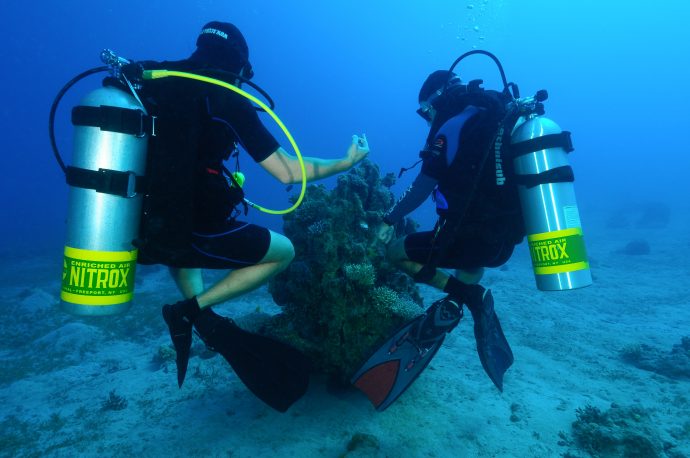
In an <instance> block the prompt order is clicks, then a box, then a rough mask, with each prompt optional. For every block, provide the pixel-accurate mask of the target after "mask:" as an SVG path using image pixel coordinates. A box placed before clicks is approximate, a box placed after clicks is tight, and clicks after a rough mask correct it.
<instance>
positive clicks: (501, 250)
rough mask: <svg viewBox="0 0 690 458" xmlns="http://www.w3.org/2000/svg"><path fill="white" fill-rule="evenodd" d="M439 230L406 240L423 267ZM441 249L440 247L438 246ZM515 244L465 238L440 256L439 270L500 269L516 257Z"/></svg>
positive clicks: (407, 250) (408, 249)
mask: <svg viewBox="0 0 690 458" xmlns="http://www.w3.org/2000/svg"><path fill="white" fill-rule="evenodd" d="M434 234H435V231H428V232H415V233H413V234H410V235H408V236H407V237H405V253H406V254H407V257H408V259H410V260H411V261H414V262H418V263H420V264H426V263H427V262H428V261H429V258H430V256H431V252H432V245H433V240H434ZM433 249H434V250H437V249H438V247H434V248H433ZM514 249H515V245H514V244H512V243H507V242H500V241H493V242H487V241H485V240H482V239H481V238H474V237H472V238H467V237H461V238H458V239H457V240H455V241H454V242H453V243H452V244H451V245H450V246H449V247H448V249H447V250H446V252H445V253H444V254H443V255H442V256H441V257H440V260H439V262H438V267H441V268H446V269H476V268H478V267H499V266H501V265H503V264H505V263H506V262H507V261H508V259H510V256H511V255H512V254H513V250H514Z"/></svg>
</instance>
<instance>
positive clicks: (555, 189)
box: [511, 114, 592, 291]
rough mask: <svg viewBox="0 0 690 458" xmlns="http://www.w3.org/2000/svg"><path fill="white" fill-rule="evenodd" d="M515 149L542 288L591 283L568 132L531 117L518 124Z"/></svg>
mask: <svg viewBox="0 0 690 458" xmlns="http://www.w3.org/2000/svg"><path fill="white" fill-rule="evenodd" d="M566 134H567V135H566ZM511 147H512V148H513V151H514V154H515V156H514V161H513V164H514V167H515V175H516V179H517V182H518V192H519V194H520V203H521V206H522V212H523V217H524V222H525V229H526V232H527V241H528V245H529V251H530V256H531V258H532V265H533V268H534V276H535V279H536V283H537V288H539V289H540V290H543V291H562V290H569V289H574V288H581V287H584V286H588V285H590V284H592V275H591V272H590V269H589V262H588V260H587V253H586V250H585V243H584V239H583V236H582V224H581V222H580V215H579V211H578V208H577V202H576V200H575V187H574V186H573V181H574V177H573V174H572V169H571V168H570V166H569V163H568V157H567V153H568V152H569V150H572V146H571V145H570V137H569V133H568V132H563V131H561V129H560V127H559V126H558V125H557V124H556V123H555V122H553V121H552V120H551V119H548V118H546V117H544V116H537V115H535V114H531V115H529V116H528V117H526V118H521V119H520V120H519V121H518V123H517V124H516V127H515V128H514V129H513V132H512V135H511Z"/></svg>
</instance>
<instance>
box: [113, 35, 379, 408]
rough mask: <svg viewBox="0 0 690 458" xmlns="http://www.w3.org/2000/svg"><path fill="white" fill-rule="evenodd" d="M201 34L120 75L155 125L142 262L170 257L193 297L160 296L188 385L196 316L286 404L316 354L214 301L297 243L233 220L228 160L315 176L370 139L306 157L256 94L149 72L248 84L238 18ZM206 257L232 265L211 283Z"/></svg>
mask: <svg viewBox="0 0 690 458" xmlns="http://www.w3.org/2000/svg"><path fill="white" fill-rule="evenodd" d="M196 44H197V49H196V51H195V52H194V53H193V54H192V55H191V56H190V57H189V58H188V59H185V60H181V61H174V62H170V61H168V62H154V61H141V62H135V63H129V64H127V65H124V66H123V67H122V74H123V75H125V77H127V78H128V79H129V80H130V81H134V82H136V84H137V85H138V86H139V89H138V90H137V92H138V94H139V96H140V97H141V100H142V103H143V105H144V107H145V108H146V110H147V112H148V114H149V115H151V116H154V117H155V126H156V135H155V136H152V137H151V141H150V143H149V154H148V166H147V180H148V189H147V193H146V198H145V200H144V211H143V218H142V229H141V231H140V234H141V236H140V240H139V243H138V248H139V259H138V262H140V263H142V264H164V265H167V266H168V267H169V268H170V272H171V274H172V276H173V278H174V280H175V282H176V284H177V286H178V288H179V289H180V291H181V292H182V295H183V296H184V297H185V299H184V300H183V301H180V302H177V303H175V304H170V305H165V306H163V317H164V319H165V322H166V323H167V325H168V328H169V330H170V336H171V338H172V341H173V344H174V347H175V350H176V352H177V371H178V372H177V375H178V384H179V386H182V383H183V381H184V377H185V373H186V370H187V364H188V360H189V356H190V346H191V341H192V327H193V326H194V328H195V329H196V331H197V332H198V334H199V335H200V337H201V338H202V339H203V340H204V341H205V343H206V344H207V345H208V346H209V347H210V348H212V349H214V350H216V351H218V352H219V353H221V354H223V356H224V357H225V358H226V359H227V360H228V362H229V363H230V364H231V365H232V366H233V368H234V370H235V372H236V373H237V375H238V376H239V377H240V378H241V379H242V381H243V382H244V383H245V384H246V385H247V387H248V388H249V389H250V390H252V391H253V392H254V393H255V394H256V395H257V396H259V397H260V398H261V399H262V400H264V401H265V402H267V403H268V404H269V405H271V406H272V407H274V408H276V409H277V410H280V411H285V410H286V409H287V408H288V407H289V406H290V404H292V403H293V402H294V401H295V400H297V399H298V398H299V397H300V396H301V395H302V394H303V393H304V391H305V390H306V384H307V380H308V376H309V368H308V361H306V359H305V357H304V356H302V355H301V354H300V353H299V352H297V350H294V349H293V348H291V347H288V346H286V345H284V344H282V343H280V342H276V341H274V340H272V339H269V338H267V337H265V336H258V335H255V334H250V333H248V332H246V331H243V330H241V329H239V328H238V327H237V326H236V325H235V324H234V323H233V322H232V321H231V320H228V319H224V318H221V317H219V316H218V315H216V314H215V313H213V312H212V311H211V306H213V305H216V304H219V303H222V302H225V301H228V300H230V299H234V298H236V297H239V296H241V295H243V294H245V293H247V292H249V291H252V290H254V289H256V288H257V287H259V286H261V285H262V284H264V283H265V282H266V281H267V280H268V279H269V278H271V277H272V276H273V275H275V274H277V273H279V272H281V271H282V270H283V269H285V268H286V267H287V266H288V265H289V263H290V262H291V261H292V259H293V257H294V249H293V246H292V243H291V242H290V240H289V239H287V238H286V237H285V236H283V235H281V234H278V233H275V232H273V231H270V230H268V229H266V228H263V227H259V226H256V225H254V224H250V223H246V222H241V221H238V220H237V219H235V216H237V215H236V214H237V213H238V211H237V210H236V209H235V207H236V206H239V205H240V204H242V203H244V202H243V197H244V195H243V193H242V192H241V184H242V183H238V180H237V178H238V176H237V175H236V174H233V173H229V171H228V170H227V169H225V167H224V166H223V162H224V161H225V160H227V159H229V157H230V155H231V154H234V153H235V150H236V148H237V146H238V145H239V146H241V147H242V148H243V149H244V150H246V151H247V152H248V153H249V154H250V155H251V157H252V159H253V160H254V161H256V162H257V163H259V165H261V166H262V167H263V168H264V169H265V170H266V171H268V173H269V174H271V175H272V176H273V177H275V178H277V179H278V180H279V181H280V182H282V183H286V184H287V183H299V182H301V181H302V179H303V177H302V175H303V173H304V174H305V176H306V179H307V180H314V179H320V178H326V177H329V176H332V175H334V174H337V173H340V172H343V171H346V170H348V169H349V168H351V167H352V166H354V165H355V164H357V163H358V162H359V161H361V160H362V159H364V158H365V157H366V155H367V154H368V152H369V149H368V144H367V141H366V137H364V136H361V137H360V136H353V142H352V144H351V145H350V147H349V149H348V150H347V153H346V155H345V156H344V157H343V158H341V159H333V160H326V159H318V158H308V157H305V158H303V159H302V160H301V161H300V160H298V158H296V157H294V156H292V155H290V154H288V153H287V152H286V151H285V150H284V149H283V148H281V147H280V145H279V144H278V142H277V141H276V140H275V139H274V138H273V136H272V135H271V134H270V133H269V132H268V130H267V129H266V128H265V127H264V126H263V124H262V123H261V121H260V120H259V118H258V116H257V114H256V111H255V108H254V107H253V106H252V104H251V103H250V102H249V101H248V100H247V99H246V98H243V97H242V96H240V95H238V94H237V93H235V92H232V91H228V90H226V89H223V88H222V87H218V86H216V85H213V84H207V83H204V82H199V81H194V80H188V79H178V78H165V79H161V80H156V79H153V80H145V79H143V78H142V75H143V74H144V73H145V71H146V70H150V69H166V70H172V71H183V72H191V73H194V74H201V75H205V76H209V77H213V78H218V79H221V80H224V81H227V82H229V83H231V84H234V85H236V86H239V85H240V84H241V82H243V81H247V80H248V79H249V78H251V77H252V76H253V72H252V67H251V64H250V63H249V49H248V47H247V44H246V42H245V39H244V37H243V36H242V34H241V33H240V31H239V30H238V29H237V27H235V26H234V25H232V24H229V23H224V22H211V23H208V24H206V25H205V26H204V27H203V28H202V30H201V33H200V35H199V36H198V39H197V42H196ZM300 162H302V164H300ZM245 210H246V208H245ZM245 213H246V211H245ZM202 268H210V269H232V270H231V271H230V272H229V273H228V275H227V276H225V277H224V278H222V279H221V280H220V281H219V282H218V283H216V284H214V285H212V286H211V287H210V288H205V287H204V284H203V280H202V274H201V269H202Z"/></svg>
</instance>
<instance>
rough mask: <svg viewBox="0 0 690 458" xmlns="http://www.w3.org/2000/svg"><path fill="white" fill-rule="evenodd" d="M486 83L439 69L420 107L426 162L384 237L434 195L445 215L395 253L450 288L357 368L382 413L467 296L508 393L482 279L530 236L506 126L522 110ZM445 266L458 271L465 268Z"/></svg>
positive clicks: (416, 273)
mask: <svg viewBox="0 0 690 458" xmlns="http://www.w3.org/2000/svg"><path fill="white" fill-rule="evenodd" d="M480 84H481V81H480V80H475V81H472V82H470V83H469V84H463V83H462V82H461V81H460V78H459V77H458V76H457V75H456V74H455V73H453V72H451V71H447V70H439V71H435V72H433V73H432V74H430V75H429V76H428V78H427V79H426V81H425V82H424V84H423V85H422V87H421V90H420V92H419V99H418V100H419V105H420V108H419V110H418V111H417V112H418V114H420V115H421V116H422V117H423V118H424V119H425V120H426V121H427V122H428V124H429V126H430V132H429V134H428V137H427V140H426V145H425V147H424V149H423V151H422V152H421V153H420V157H421V159H420V161H421V162H422V169H421V172H420V173H419V175H418V176H417V177H416V179H415V180H414V182H413V183H412V185H411V186H410V188H409V189H408V190H407V191H406V192H405V193H404V194H403V196H402V197H401V198H400V199H399V200H398V202H397V203H396V204H395V205H394V206H393V208H391V209H390V210H389V211H388V212H387V214H386V215H385V216H384V217H383V221H382V223H381V225H380V226H379V227H378V229H377V237H378V239H379V240H380V241H382V242H384V243H387V244H388V243H389V242H390V241H391V240H392V238H393V236H394V233H395V229H394V226H395V225H396V223H398V222H400V221H401V220H402V219H403V217H404V216H405V215H407V214H409V213H410V212H412V211H413V210H415V209H416V208H417V207H419V206H420V205H421V204H422V203H423V202H424V201H425V200H426V199H427V198H428V197H429V196H430V195H431V196H432V197H433V199H434V200H435V202H436V207H437V213H438V215H439V219H438V222H437V223H436V226H435V228H434V229H433V230H432V231H426V232H417V233H412V234H409V235H407V236H405V237H403V238H399V239H397V240H395V241H393V242H392V243H390V244H389V246H388V249H387V257H388V258H389V259H390V260H391V261H392V262H394V263H395V264H397V265H398V266H399V267H400V268H401V269H402V270H403V271H405V272H406V273H408V274H409V275H410V276H412V277H413V278H414V279H415V280H416V281H417V282H423V283H426V284H429V285H431V286H434V287H435V288H437V289H439V290H442V291H444V292H446V293H448V295H447V296H446V297H445V298H444V299H441V300H439V301H437V302H435V303H434V304H433V305H431V307H430V308H429V309H428V310H427V311H426V313H424V314H423V315H420V316H419V317H417V318H415V319H413V320H412V321H410V322H409V323H407V324H406V325H404V326H403V327H402V328H401V329H399V330H398V331H397V332H396V333H395V334H394V335H393V336H392V337H391V338H390V339H389V340H388V341H386V343H385V344H384V345H383V346H381V347H380V349H379V350H378V351H376V352H374V354H373V355H372V356H371V357H370V358H369V359H368V360H367V362H366V363H365V364H364V365H363V366H362V367H361V368H360V370H359V371H357V372H356V373H355V375H354V376H353V378H352V383H353V384H354V385H355V386H356V387H357V388H359V389H361V390H362V391H363V392H364V393H365V394H367V396H368V397H369V398H370V400H371V401H372V403H373V404H374V406H375V407H376V408H377V410H379V411H381V410H384V409H385V408H387V407H388V406H389V405H390V404H391V403H392V402H393V401H395V399H397V397H398V396H400V395H401V394H402V392H404V390H405V389H407V387H408V386H409V385H410V384H411V383H412V382H413V381H414V380H415V379H416V377H417V376H418V375H419V374H420V373H421V371H422V370H423V369H424V368H425V367H426V366H427V364H428V363H429V362H430V360H431V358H432V357H433V355H434V354H435V352H436V351H437V350H438V349H439V348H440V346H441V343H442V342H443V339H444V338H445V335H446V334H447V333H448V332H450V331H451V330H452V329H453V328H455V326H457V324H458V323H459V321H460V319H461V318H462V316H463V313H462V306H463V304H464V305H465V306H467V308H468V309H469V311H470V313H471V315H472V317H473V320H474V334H475V337H476V343H477V351H478V354H479V358H480V360H481V363H482V366H483V367H484V369H485V371H486V373H487V374H488V376H489V377H490V378H491V380H492V381H493V383H494V384H495V385H496V387H497V388H498V389H499V390H501V391H502V389H503V374H504V373H505V371H506V370H507V369H508V368H509V367H510V365H511V364H512V362H513V354H512V351H511V349H510V346H509V345H508V342H507V340H506V338H505V336H504V334H503V331H502V329H501V325H500V323H499V321H498V318H497V316H496V313H495V311H494V303H493V297H492V295H491V291H490V290H488V289H485V288H484V287H483V286H481V285H479V281H480V279H481V277H482V275H483V270H484V268H485V267H498V266H500V265H502V264H504V263H505V262H506V261H507V260H508V259H509V258H510V256H511V254H512V252H513V249H514V247H515V245H516V244H518V243H520V242H521V241H522V239H523V237H524V229H523V222H522V216H521V210H520V201H519V196H518V192H517V187H516V184H515V182H514V180H512V176H513V174H512V170H511V164H510V163H509V162H510V161H504V160H503V159H502V156H501V144H502V142H503V141H506V140H507V141H508V142H509V135H510V127H512V126H510V127H508V128H507V132H504V130H505V129H503V126H507V124H506V122H511V121H512V123H513V124H514V123H515V121H516V119H517V116H512V115H511V116H509V115H507V111H506V109H507V102H508V101H509V100H511V97H510V95H509V94H508V92H507V91H508V88H506V89H505V91H504V92H496V91H488V90H487V91H485V90H484V89H483V88H481V87H480ZM507 118H510V119H507ZM506 136H507V137H506ZM437 267H441V268H451V269H456V276H453V275H450V274H448V273H446V272H444V271H442V270H437ZM406 352H407V353H406ZM401 354H402V355H401ZM405 355H407V356H405Z"/></svg>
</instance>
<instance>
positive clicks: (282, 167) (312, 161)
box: [259, 135, 369, 184]
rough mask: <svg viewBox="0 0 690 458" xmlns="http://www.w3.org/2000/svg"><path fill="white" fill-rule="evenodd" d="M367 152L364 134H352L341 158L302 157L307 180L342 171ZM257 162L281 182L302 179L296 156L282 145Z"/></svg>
mask: <svg viewBox="0 0 690 458" xmlns="http://www.w3.org/2000/svg"><path fill="white" fill-rule="evenodd" d="M367 154H369V144H368V143H367V138H366V136H364V135H362V136H361V137H360V136H358V135H353V136H352V144H351V145H350V147H349V148H348V150H347V153H346V155H345V157H343V158H341V159H320V158H317V157H303V158H302V159H304V169H305V171H306V175H307V180H308V181H311V180H319V179H321V178H327V177H330V176H332V175H335V174H337V173H340V172H344V171H346V170H348V169H350V168H351V167H352V166H354V165H355V164H357V163H358V162H359V161H361V160H362V159H364V158H365V157H366V156H367ZM259 164H260V165H261V166H262V167H263V168H264V169H266V171H267V172H268V173H270V174H271V175H273V176H274V177H276V178H277V179H278V180H279V181H280V182H281V183H283V184H290V183H299V182H301V181H302V171H301V169H300V164H299V160H298V159H297V157H295V156H292V155H291V154H288V152H287V151H285V150H284V149H283V148H282V147H278V149H277V150H275V151H274V152H273V153H272V154H271V155H270V156H268V157H267V158H266V159H264V160H263V161H261V162H259Z"/></svg>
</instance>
